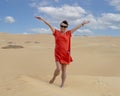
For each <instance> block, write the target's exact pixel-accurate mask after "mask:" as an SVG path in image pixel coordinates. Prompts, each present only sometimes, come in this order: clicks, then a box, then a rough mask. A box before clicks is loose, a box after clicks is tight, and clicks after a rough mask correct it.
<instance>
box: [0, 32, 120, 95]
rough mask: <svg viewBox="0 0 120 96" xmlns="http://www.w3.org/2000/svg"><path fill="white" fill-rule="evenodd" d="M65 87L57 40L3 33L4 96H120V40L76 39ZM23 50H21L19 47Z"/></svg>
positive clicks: (0, 82)
mask: <svg viewBox="0 0 120 96" xmlns="http://www.w3.org/2000/svg"><path fill="white" fill-rule="evenodd" d="M71 45H72V46H71V48H72V51H71V54H72V57H73V62H72V63H70V65H68V69H67V79H66V82H65V87H64V88H60V87H59V85H60V83H61V78H60V76H58V77H57V79H56V81H55V82H54V84H49V80H50V79H51V77H52V75H53V72H54V69H55V62H54V37H53V36H52V35H48V34H31V35H20V34H8V33H0V96H120V37H111V36H101V37H100V36H72V44H71ZM16 46H20V47H16Z"/></svg>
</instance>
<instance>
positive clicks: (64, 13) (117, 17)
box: [33, 0, 120, 34]
mask: <svg viewBox="0 0 120 96" xmlns="http://www.w3.org/2000/svg"><path fill="white" fill-rule="evenodd" d="M113 1H114V0H111V2H113ZM115 1H117V0H115ZM115 1H114V2H115ZM117 2H118V3H119V1H117ZM115 4H116V3H114V5H115ZM42 5H44V4H42ZM42 5H40V4H37V3H35V4H34V8H37V11H38V13H39V14H42V13H43V14H44V15H43V14H42V15H40V16H43V18H46V19H47V20H48V21H49V22H50V23H52V24H55V25H59V23H60V22H61V21H62V20H68V22H69V24H70V25H71V26H73V27H74V26H75V25H77V24H80V23H81V22H82V21H83V20H84V19H87V20H90V23H89V24H88V25H87V26H85V27H83V28H85V29H86V30H85V29H83V30H78V31H77V32H78V34H79V33H80V34H93V32H92V31H91V30H107V29H112V30H120V14H119V13H118V14H115V13H102V14H101V15H99V16H98V17H96V16H94V15H93V14H90V13H88V12H87V11H86V10H85V9H84V8H82V7H81V6H78V5H72V6H71V5H62V6H60V7H54V6H48V5H47V4H46V5H45V6H42ZM118 6H120V4H118V5H117V4H116V8H118ZM55 27H56V26H55ZM33 31H34V32H37V33H41V32H43V31H45V33H47V32H48V33H50V30H49V31H48V30H45V29H44V30H43V29H42V30H41V29H34V30H33Z"/></svg>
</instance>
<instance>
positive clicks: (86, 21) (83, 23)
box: [82, 20, 90, 26]
mask: <svg viewBox="0 0 120 96" xmlns="http://www.w3.org/2000/svg"><path fill="white" fill-rule="evenodd" d="M88 23H90V21H89V20H84V21H83V22H82V26H84V25H85V24H88Z"/></svg>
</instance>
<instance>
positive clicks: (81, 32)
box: [77, 29, 93, 35]
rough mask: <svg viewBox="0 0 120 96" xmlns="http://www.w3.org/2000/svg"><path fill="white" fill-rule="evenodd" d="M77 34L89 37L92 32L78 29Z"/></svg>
mask: <svg viewBox="0 0 120 96" xmlns="http://www.w3.org/2000/svg"><path fill="white" fill-rule="evenodd" d="M77 32H78V33H77V34H79V35H80V34H81V35H91V34H93V32H92V31H91V30H90V29H78V30H77Z"/></svg>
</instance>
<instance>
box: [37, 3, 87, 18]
mask: <svg viewBox="0 0 120 96" xmlns="http://www.w3.org/2000/svg"><path fill="white" fill-rule="evenodd" d="M37 8H38V12H39V13H41V12H42V13H45V14H47V15H50V16H51V17H52V18H55V19H58V20H59V19H60V18H61V17H62V18H65V19H72V20H73V19H77V18H80V17H82V16H83V15H84V14H86V11H85V10H84V9H83V8H82V7H80V6H70V5H63V6H61V7H50V6H44V7H41V6H38V7H37Z"/></svg>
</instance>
